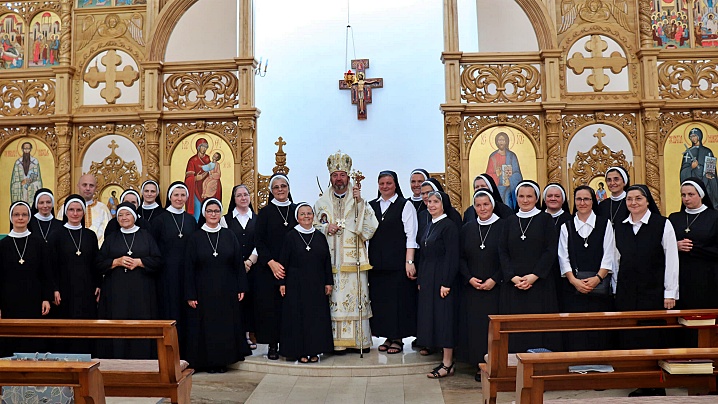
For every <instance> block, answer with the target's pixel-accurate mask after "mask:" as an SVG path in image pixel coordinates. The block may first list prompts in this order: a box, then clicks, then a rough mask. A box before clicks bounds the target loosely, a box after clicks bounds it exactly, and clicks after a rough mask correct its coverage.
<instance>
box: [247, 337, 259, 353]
mask: <svg viewBox="0 0 718 404" xmlns="http://www.w3.org/2000/svg"><path fill="white" fill-rule="evenodd" d="M247 345H249V349H251V350H252V351H254V350H255V349H257V344H255V343H254V342H252V340H251V339H249V338H247Z"/></svg>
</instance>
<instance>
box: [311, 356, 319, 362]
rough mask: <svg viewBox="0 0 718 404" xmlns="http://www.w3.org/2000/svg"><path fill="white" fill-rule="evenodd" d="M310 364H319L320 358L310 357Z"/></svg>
mask: <svg viewBox="0 0 718 404" xmlns="http://www.w3.org/2000/svg"><path fill="white" fill-rule="evenodd" d="M309 362H311V363H317V362H319V357H318V356H316V355H314V356H310V357H309Z"/></svg>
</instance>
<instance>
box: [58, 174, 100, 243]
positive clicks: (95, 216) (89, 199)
mask: <svg viewBox="0 0 718 404" xmlns="http://www.w3.org/2000/svg"><path fill="white" fill-rule="evenodd" d="M96 190H97V180H96V179H95V176H94V175H92V174H83V175H82V176H81V177H80V180H79V181H78V182H77V193H78V194H80V195H82V197H83V198H84V199H85V204H86V206H87V213H86V214H85V227H87V228H88V229H90V230H92V231H94V232H95V234H96V235H97V243H98V244H99V245H100V246H102V242H103V241H105V227H107V223H109V221H110V220H111V219H112V214H110V209H108V208H107V205H105V204H104V203H102V202H100V201H97V200H95V199H94V197H95V191H96ZM58 219H62V211H60V214H59V215H58Z"/></svg>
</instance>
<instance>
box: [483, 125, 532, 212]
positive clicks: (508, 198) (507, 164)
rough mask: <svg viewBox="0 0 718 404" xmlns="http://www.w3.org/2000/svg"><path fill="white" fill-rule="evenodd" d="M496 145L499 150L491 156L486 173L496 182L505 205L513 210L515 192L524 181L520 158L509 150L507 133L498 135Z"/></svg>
mask: <svg viewBox="0 0 718 404" xmlns="http://www.w3.org/2000/svg"><path fill="white" fill-rule="evenodd" d="M494 144H495V145H496V148H497V149H496V150H495V151H494V152H493V153H491V155H490V156H489V161H488V163H487V165H486V172H487V173H488V174H489V175H490V176H491V177H492V178H493V179H494V181H495V182H496V185H497V186H498V188H499V192H500V193H501V198H503V200H504V203H506V204H507V205H508V206H509V207H510V208H512V209H513V208H515V207H516V198H515V197H514V190H515V189H516V186H517V185H518V184H519V182H521V181H523V177H522V176H521V167H520V166H519V158H518V157H517V156H516V153H514V152H512V151H511V150H509V135H508V134H506V132H499V133H497V134H496V137H495V138H494Z"/></svg>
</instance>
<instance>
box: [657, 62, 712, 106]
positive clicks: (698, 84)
mask: <svg viewBox="0 0 718 404" xmlns="http://www.w3.org/2000/svg"><path fill="white" fill-rule="evenodd" d="M717 69H718V61H716V60H687V61H682V60H668V61H665V62H663V63H661V64H660V65H659V66H658V84H659V94H660V96H661V98H668V99H677V100H686V99H701V98H703V99H705V98H716V97H718V70H717Z"/></svg>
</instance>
